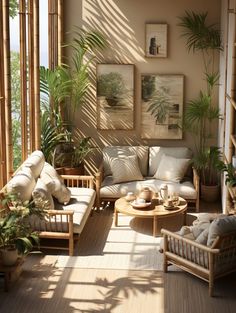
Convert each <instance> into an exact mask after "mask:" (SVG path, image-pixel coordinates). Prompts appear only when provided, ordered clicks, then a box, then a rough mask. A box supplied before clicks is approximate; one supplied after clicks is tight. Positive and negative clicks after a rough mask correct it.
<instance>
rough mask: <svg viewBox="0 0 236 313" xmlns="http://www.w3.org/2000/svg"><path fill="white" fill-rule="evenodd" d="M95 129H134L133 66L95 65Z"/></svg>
mask: <svg viewBox="0 0 236 313" xmlns="http://www.w3.org/2000/svg"><path fill="white" fill-rule="evenodd" d="M97 128H98V129H100V130H109V129H114V130H132V129H134V64H97Z"/></svg>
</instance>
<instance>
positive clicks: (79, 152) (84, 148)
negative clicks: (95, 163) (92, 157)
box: [71, 137, 93, 167]
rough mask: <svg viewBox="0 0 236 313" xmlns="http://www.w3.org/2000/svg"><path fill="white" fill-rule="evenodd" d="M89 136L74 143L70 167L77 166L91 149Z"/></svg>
mask: <svg viewBox="0 0 236 313" xmlns="http://www.w3.org/2000/svg"><path fill="white" fill-rule="evenodd" d="M90 139H91V137H86V138H83V139H81V140H80V142H79V144H77V145H75V149H74V153H73V155H72V158H71V167H79V166H80V165H81V164H82V163H83V161H84V159H85V157H86V156H87V155H88V154H89V152H91V151H92V150H93V148H92V147H91V146H90V143H89V141H90Z"/></svg>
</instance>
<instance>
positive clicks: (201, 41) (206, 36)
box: [179, 11, 222, 52]
mask: <svg viewBox="0 0 236 313" xmlns="http://www.w3.org/2000/svg"><path fill="white" fill-rule="evenodd" d="M207 15H208V13H207V12H205V13H195V12H192V11H191V12H189V11H186V12H185V16H183V17H179V19H180V21H181V22H180V23H179V26H181V27H182V28H183V29H184V31H183V33H182V36H183V37H186V39H187V47H188V50H189V51H190V50H192V51H193V52H194V51H196V50H204V49H206V50H207V49H214V50H222V46H221V38H220V32H219V30H218V29H217V28H216V25H215V24H211V25H207V24H206V18H207Z"/></svg>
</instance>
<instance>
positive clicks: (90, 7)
mask: <svg viewBox="0 0 236 313" xmlns="http://www.w3.org/2000/svg"><path fill="white" fill-rule="evenodd" d="M185 10H193V11H195V12H205V11H208V12H209V21H210V22H212V23H220V0H119V1H114V0H107V1H105V0H100V1H98V0H88V1H87V0H84V1H81V0H66V1H65V31H70V30H71V29H72V28H73V25H78V26H81V25H84V26H86V27H88V28H90V29H97V30H99V31H101V32H103V33H104V34H105V35H106V37H107V38H108V40H109V42H110V48H109V50H108V51H107V52H106V54H105V56H104V58H103V59H101V60H99V62H102V63H116V62H117V63H133V64H135V129H134V130H130V131H117V130H116V131H115V130H113V131H111V130H109V131H108V130H106V131H104V130H103V131H98V130H97V129H96V88H95V86H96V84H95V81H96V80H95V66H94V67H93V68H92V73H91V80H92V85H93V86H92V88H91V97H90V99H88V101H87V104H86V105H85V106H84V107H83V109H82V112H78V114H77V116H76V124H77V125H78V126H79V127H80V128H81V130H82V133H83V134H84V135H86V136H91V137H93V138H94V141H95V143H96V144H97V145H98V146H99V147H101V148H102V147H103V146H104V145H118V144H120V145H126V144H134V145H135V144H145V145H163V146H188V147H191V148H192V140H191V137H190V136H189V135H188V134H184V136H183V140H141V137H140V133H141V132H140V125H141V116H140V115H141V114H140V113H141V88H140V87H141V81H140V78H141V77H140V75H141V73H153V74H183V75H184V76H185V88H184V99H185V103H186V102H187V101H189V100H190V99H192V98H194V97H196V96H197V95H198V93H199V90H200V89H203V88H204V87H205V83H204V81H203V64H202V59H201V55H200V54H193V53H192V52H191V53H188V52H187V50H186V46H185V40H184V39H183V38H181V29H180V27H178V26H177V23H178V16H182V15H183V14H184V12H185ZM145 23H167V24H168V57H167V58H163V59H158V58H156V59H150V58H145V56H144V48H145ZM215 133H217V130H216V132H215Z"/></svg>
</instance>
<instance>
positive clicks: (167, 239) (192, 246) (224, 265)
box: [161, 229, 236, 296]
mask: <svg viewBox="0 0 236 313" xmlns="http://www.w3.org/2000/svg"><path fill="white" fill-rule="evenodd" d="M161 233H162V234H163V236H164V247H163V271H164V272H167V270H168V266H169V265H171V264H174V265H176V266H177V267H180V268H181V269H183V270H185V271H187V272H189V273H191V274H193V275H195V276H197V277H199V278H201V279H203V280H205V281H207V282H208V283H209V295H210V296H212V295H213V287H214V281H215V280H216V279H217V278H219V277H222V276H225V275H227V274H229V273H231V272H234V271H236V231H234V232H231V233H228V234H225V235H222V236H219V237H217V238H216V239H215V241H214V243H213V247H214V248H210V247H208V246H205V245H202V244H199V243H197V242H195V241H193V240H190V239H187V238H183V237H182V236H180V235H178V234H176V233H173V232H170V231H168V230H166V229H162V230H161Z"/></svg>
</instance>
